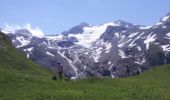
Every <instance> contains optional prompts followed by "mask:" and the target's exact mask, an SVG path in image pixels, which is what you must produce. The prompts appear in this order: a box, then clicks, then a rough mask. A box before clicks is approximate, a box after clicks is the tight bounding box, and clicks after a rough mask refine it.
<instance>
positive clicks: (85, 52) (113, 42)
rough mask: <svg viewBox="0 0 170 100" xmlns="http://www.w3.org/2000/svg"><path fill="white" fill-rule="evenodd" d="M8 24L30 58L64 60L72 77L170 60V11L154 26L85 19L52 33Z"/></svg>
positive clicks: (49, 64) (119, 73) (46, 62)
mask: <svg viewBox="0 0 170 100" xmlns="http://www.w3.org/2000/svg"><path fill="white" fill-rule="evenodd" d="M6 26H7V27H4V28H2V31H3V32H5V33H6V34H7V35H8V36H9V37H10V38H11V39H12V42H13V44H14V45H15V47H16V48H18V49H19V50H21V51H23V52H25V54H26V56H27V57H28V58H30V59H31V60H33V61H35V62H37V63H38V64H40V65H42V66H44V67H46V68H50V69H51V70H53V68H55V66H56V63H57V62H61V63H62V64H63V66H64V74H65V76H66V77H69V78H72V79H74V78H85V77H90V76H98V77H103V76H111V77H113V78H114V77H125V76H129V75H134V74H137V73H139V72H142V71H145V70H148V69H150V68H152V67H154V66H157V65H161V64H167V63H170V13H168V14H167V15H166V16H164V17H162V18H161V20H160V21H159V22H158V23H156V24H154V25H152V26H142V25H134V24H131V23H128V22H125V21H121V20H119V21H115V22H109V23H106V24H103V25H96V26H92V25H89V24H87V23H81V24H80V25H77V26H75V27H73V28H71V29H70V30H68V31H65V32H63V33H62V34H59V35H51V36H45V35H43V34H42V33H43V32H42V31H40V30H38V28H36V29H33V28H31V26H30V25H27V27H14V28H13V27H10V26H8V25H6ZM37 33H38V34H37ZM127 70H128V72H129V73H128V74H127Z"/></svg>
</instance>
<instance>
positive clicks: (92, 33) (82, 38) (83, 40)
mask: <svg viewBox="0 0 170 100" xmlns="http://www.w3.org/2000/svg"><path fill="white" fill-rule="evenodd" d="M107 26H118V24H115V23H113V22H111V23H106V24H104V25H101V26H91V27H84V28H83V30H84V31H83V33H81V34H69V37H72V36H73V37H76V38H77V39H78V41H79V42H77V44H79V45H82V46H85V47H87V48H88V47H90V46H91V43H92V42H94V41H95V40H97V39H99V37H100V36H101V35H102V34H103V33H104V32H105V30H106V28H107Z"/></svg>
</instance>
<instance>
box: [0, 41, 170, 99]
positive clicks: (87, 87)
mask: <svg viewBox="0 0 170 100" xmlns="http://www.w3.org/2000/svg"><path fill="white" fill-rule="evenodd" d="M0 43H1V45H2V43H3V46H5V48H6V49H2V48H1V49H0V100H170V78H169V76H170V65H164V66H160V67H157V68H154V69H152V70H150V71H147V72H144V73H143V74H141V75H138V76H134V77H129V78H117V79H111V78H90V79H84V80H77V81H59V80H56V81H53V80H51V74H50V73H49V71H47V70H45V69H43V68H41V67H39V66H38V65H37V64H34V63H33V62H31V61H30V60H28V59H27V58H26V57H25V56H24V55H23V54H22V53H20V52H18V51H17V50H16V49H14V47H13V46H11V45H10V43H9V42H8V40H2V39H0Z"/></svg>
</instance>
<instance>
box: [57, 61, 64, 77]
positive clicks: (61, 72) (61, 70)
mask: <svg viewBox="0 0 170 100" xmlns="http://www.w3.org/2000/svg"><path fill="white" fill-rule="evenodd" d="M57 71H58V76H59V78H60V80H62V76H63V66H62V65H61V64H60V63H59V62H58V63H57Z"/></svg>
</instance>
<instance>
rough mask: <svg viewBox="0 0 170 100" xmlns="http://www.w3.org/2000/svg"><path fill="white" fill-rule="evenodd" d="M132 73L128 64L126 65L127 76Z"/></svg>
mask: <svg viewBox="0 0 170 100" xmlns="http://www.w3.org/2000/svg"><path fill="white" fill-rule="evenodd" d="M129 75H130V68H129V66H128V65H126V76H129Z"/></svg>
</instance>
